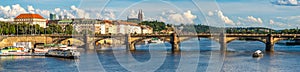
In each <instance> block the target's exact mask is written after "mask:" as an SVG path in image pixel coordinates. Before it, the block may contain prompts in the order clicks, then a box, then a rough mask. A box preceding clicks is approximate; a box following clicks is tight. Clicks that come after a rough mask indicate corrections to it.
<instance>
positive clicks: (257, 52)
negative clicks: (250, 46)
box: [252, 50, 264, 57]
mask: <svg viewBox="0 0 300 72" xmlns="http://www.w3.org/2000/svg"><path fill="white" fill-rule="evenodd" d="M263 55H264V54H263V53H262V51H260V50H256V51H255V52H254V53H253V54H252V57H262V56H263Z"/></svg>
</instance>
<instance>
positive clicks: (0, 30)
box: [0, 22, 77, 35]
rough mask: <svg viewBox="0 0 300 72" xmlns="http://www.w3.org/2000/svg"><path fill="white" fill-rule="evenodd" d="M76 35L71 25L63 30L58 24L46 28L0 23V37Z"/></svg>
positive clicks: (36, 25)
mask: <svg viewBox="0 0 300 72" xmlns="http://www.w3.org/2000/svg"><path fill="white" fill-rule="evenodd" d="M75 33H77V32H76V31H75V30H74V28H73V26H72V25H66V26H65V27H64V29H63V27H61V26H60V25H58V24H49V25H48V26H47V27H46V28H43V27H40V26H39V25H38V24H26V23H20V24H15V23H9V22H0V34H1V35H22V34H75Z"/></svg>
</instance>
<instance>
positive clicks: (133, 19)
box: [127, 10, 143, 23]
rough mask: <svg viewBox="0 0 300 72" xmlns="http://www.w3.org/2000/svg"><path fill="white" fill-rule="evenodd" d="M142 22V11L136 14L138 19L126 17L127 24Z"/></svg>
mask: <svg viewBox="0 0 300 72" xmlns="http://www.w3.org/2000/svg"><path fill="white" fill-rule="evenodd" d="M142 21H143V11H142V10H139V13H138V18H129V17H128V16H127V22H135V23H140V22H142Z"/></svg>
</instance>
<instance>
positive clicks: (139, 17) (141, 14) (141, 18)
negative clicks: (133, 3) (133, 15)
mask: <svg viewBox="0 0 300 72" xmlns="http://www.w3.org/2000/svg"><path fill="white" fill-rule="evenodd" d="M138 19H139V21H143V11H142V10H139V14H138Z"/></svg>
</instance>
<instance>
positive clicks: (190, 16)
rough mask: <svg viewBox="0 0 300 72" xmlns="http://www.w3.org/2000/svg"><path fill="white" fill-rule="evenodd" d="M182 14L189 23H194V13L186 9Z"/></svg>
mask: <svg viewBox="0 0 300 72" xmlns="http://www.w3.org/2000/svg"><path fill="white" fill-rule="evenodd" d="M183 16H184V17H185V19H186V20H187V21H188V22H189V23H194V21H193V20H194V19H196V18H197V16H196V15H193V14H192V12H191V11H190V10H188V11H186V12H184V13H183Z"/></svg>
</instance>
